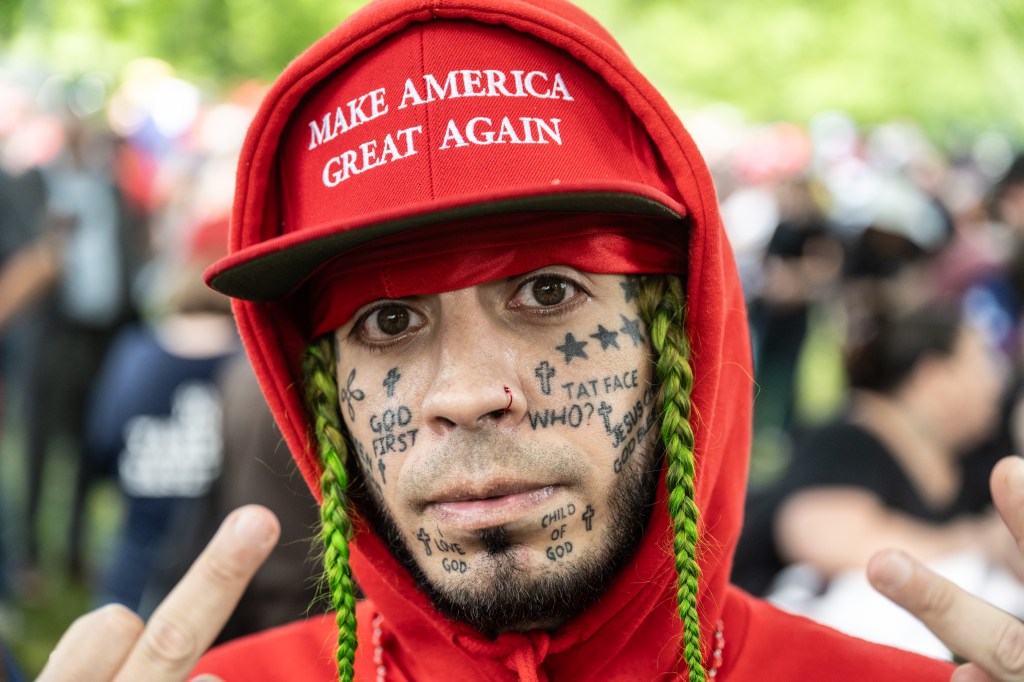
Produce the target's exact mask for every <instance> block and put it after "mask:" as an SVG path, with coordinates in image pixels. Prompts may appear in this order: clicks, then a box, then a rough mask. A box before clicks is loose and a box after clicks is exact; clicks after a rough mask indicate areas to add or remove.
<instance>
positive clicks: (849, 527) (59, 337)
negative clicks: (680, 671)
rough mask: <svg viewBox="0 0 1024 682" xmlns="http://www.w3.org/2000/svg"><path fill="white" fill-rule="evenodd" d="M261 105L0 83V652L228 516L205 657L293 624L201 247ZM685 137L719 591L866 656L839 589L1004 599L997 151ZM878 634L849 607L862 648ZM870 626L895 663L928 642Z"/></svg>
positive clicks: (298, 486)
mask: <svg viewBox="0 0 1024 682" xmlns="http://www.w3.org/2000/svg"><path fill="white" fill-rule="evenodd" d="M261 94H262V88H261V87H260V86H259V85H256V84H251V83H247V84H244V85H242V86H240V87H238V88H236V89H235V90H234V91H232V92H229V93H222V94H219V95H213V94H211V93H209V92H205V91H203V90H201V89H200V88H199V87H198V86H196V85H195V84H193V83H190V82H187V81H186V80H184V79H182V78H180V77H178V76H177V75H175V73H174V71H173V69H172V68H171V67H170V66H169V65H167V64H165V63H163V62H159V61H156V60H140V61H137V62H135V63H133V64H131V65H130V66H129V67H128V68H127V69H126V70H125V72H124V74H123V76H122V77H121V78H119V79H118V81H117V82H116V83H115V82H114V81H113V79H111V78H110V77H108V76H105V75H102V74H86V75H82V76H78V77H75V78H70V77H62V76H52V75H43V76H40V75H36V74H24V73H15V72H13V71H4V70H0V101H2V102H3V106H2V107H0V429H2V430H0V471H2V472H4V473H5V475H7V476H12V475H16V476H18V477H19V480H17V481H12V480H4V481H0V483H2V485H0V495H6V496H8V497H7V499H0V513H2V514H3V515H4V518H3V519H2V521H0V527H2V529H3V533H2V535H0V646H2V641H3V640H5V639H6V640H8V641H10V640H12V639H17V637H18V633H17V617H16V613H17V607H18V604H19V600H22V599H24V598H25V597H26V595H30V594H33V593H35V592H38V591H40V590H45V589H46V586H45V585H44V584H43V583H44V582H45V579H46V578H45V576H46V573H45V571H43V570H42V569H43V566H42V564H43V562H45V561H50V562H53V561H55V560H56V561H60V562H62V565H61V570H62V571H64V572H66V574H67V576H68V578H69V579H70V580H74V581H81V582H82V584H84V585H86V586H87V588H88V590H89V592H90V594H91V595H92V597H91V598H92V600H93V602H94V603H95V604H102V603H107V602H111V601H116V602H120V603H123V604H126V605H128V606H130V607H131V608H133V609H135V610H137V611H139V612H140V613H141V614H142V615H145V614H146V613H147V612H148V610H149V609H152V608H153V606H155V604H156V603H157V602H158V601H159V600H160V598H161V597H162V596H163V595H164V594H166V592H167V591H168V590H169V588H170V586H172V585H173V584H174V582H175V580H176V579H177V577H179V576H180V575H181V574H182V573H183V571H184V570H185V568H187V566H188V565H189V563H190V562H191V560H192V559H193V558H194V557H195V556H196V554H197V553H198V551H199V549H200V548H201V547H202V545H203V544H204V542H205V540H206V539H207V538H208V537H209V536H210V534H211V533H212V530H213V529H214V528H215V527H216V525H217V524H218V523H219V521H220V520H221V519H222V518H223V516H224V515H225V514H226V513H227V511H229V510H230V509H232V508H234V507H235V506H238V505H239V504H243V503H246V502H253V501H259V502H262V503H264V504H267V505H268V506H271V507H272V508H273V509H275V511H277V513H278V515H279V516H281V517H282V521H283V528H284V540H283V542H282V543H281V547H280V549H279V550H278V553H277V555H275V557H276V558H275V559H273V560H271V562H270V563H269V564H268V566H267V567H266V568H265V569H264V570H263V572H261V574H260V576H259V577H258V578H257V580H256V581H255V582H254V585H253V587H252V588H251V590H250V593H249V595H248V596H247V598H246V599H245V600H243V604H242V606H241V608H240V610H239V612H238V613H237V614H236V617H235V619H234V620H233V621H232V622H231V623H229V626H228V628H227V629H226V631H225V634H224V635H223V637H224V638H229V637H232V636H237V635H239V634H244V633H246V632H250V631H253V630H257V629H261V628H264V627H267V626H269V625H272V624H275V623H280V622H284V621H286V620H290V619H294V618H296V617H299V616H301V615H302V614H303V613H305V612H306V610H307V609H308V608H309V607H310V604H311V603H313V602H314V600H315V598H316V581H315V575H316V566H315V562H312V561H309V560H308V559H307V555H308V553H309V551H310V547H311V544H312V543H311V542H310V541H309V540H310V538H311V536H312V535H313V533H314V532H315V531H314V530H313V529H314V526H315V520H316V507H315V504H314V502H313V499H312V497H311V496H310V494H309V493H308V491H306V489H305V487H304V485H303V483H302V480H301V478H300V477H298V476H296V475H295V472H294V470H293V468H292V466H293V465H292V464H291V460H290V458H289V456H288V452H287V448H286V447H285V446H284V444H283V442H282V441H281V438H280V435H279V434H278V433H277V432H276V429H275V427H274V425H273V423H272V420H271V418H270V416H269V412H268V410H267V409H266V407H265V405H264V404H263V402H262V398H261V397H260V395H259V391H258V388H257V387H256V385H255V379H254V376H253V374H252V370H251V369H250V368H249V367H248V364H247V361H246V360H245V359H244V355H243V354H242V353H241V352H240V348H239V344H238V340H237V337H236V335H235V332H234V328H233V324H232V322H231V318H230V309H229V306H228V304H227V302H226V301H225V300H224V299H222V298H221V297H220V296H219V295H217V294H214V293H213V292H211V291H209V290H208V289H207V288H206V287H205V286H204V285H203V284H202V281H201V278H200V273H201V272H202V270H203V268H204V267H205V266H206V265H208V264H209V263H210V262H212V260H214V259H215V258H217V257H218V256H219V255H222V254H223V253H224V252H225V251H226V240H227V216H228V211H229V206H230V200H231V193H232V189H233V178H234V164H235V158H236V155H237V152H238V150H239V148H240V145H241V143H242V136H243V134H244V131H245V127H246V124H247V122H248V120H249V118H250V117H251V116H252V114H253V112H254V109H255V106H256V104H257V103H258V101H259V98H260V96H261ZM683 119H684V121H685V122H686V123H687V124H688V126H689V127H690V129H691V132H692V133H693V134H694V136H695V138H696V140H697V143H698V145H699V146H700V147H701V149H702V151H703V152H704V154H705V155H706V157H707V159H708V161H709V164H710V165H711V167H712V171H713V173H714V174H715V179H716V184H717V187H718V192H719V197H720V200H721V202H722V208H723V216H724V219H725V221H726V228H727V230H728V232H729V234H730V237H731V240H732V243H733V246H734V250H735V253H736V258H737V263H738V265H739V268H740V272H741V276H742V280H743V282H744V286H745V290H746V294H747V303H748V310H749V316H750V324H751V331H752V346H753V347H752V350H753V355H754V359H755V372H756V377H755V379H756V383H757V394H756V397H755V410H754V415H755V423H754V435H755V438H754V452H753V464H752V471H751V479H750V494H749V500H748V516H747V518H748V525H747V527H746V529H745V532H744V537H743V541H742V543H741V545H740V550H739V554H738V556H737V561H736V569H735V579H736V580H737V581H738V582H739V583H740V584H741V585H742V586H744V587H745V588H746V589H748V590H750V591H752V592H755V593H758V594H766V595H770V596H771V597H772V598H773V599H775V600H776V601H777V602H778V603H780V604H782V605H784V606H786V607H787V608H792V609H794V610H799V611H802V612H804V613H808V614H809V615H812V616H814V617H818V618H821V619H822V620H826V621H829V622H832V623H833V624H835V625H837V626H838V627H845V628H847V629H850V630H851V631H856V632H860V633H861V634H864V633H863V632H861V631H860V630H858V628H862V627H863V623H862V622H842V621H841V620H836V619H835V616H836V614H841V613H844V612H849V611H851V610H850V609H847V608H844V607H843V606H842V604H843V602H842V600H843V599H850V598H856V599H859V600H862V601H860V602H858V603H861V604H862V603H866V602H865V601H863V600H866V599H867V597H864V596H863V595H862V594H861V592H860V590H861V587H862V586H861V585H860V584H859V583H856V579H855V578H850V576H852V575H859V574H860V573H862V572H863V571H862V569H863V566H864V564H865V563H866V561H867V557H868V556H870V554H871V552H873V551H874V550H875V549H876V548H879V547H881V546H886V545H893V544H898V545H902V546H905V547H907V548H910V549H913V550H915V551H916V552H917V553H918V554H920V555H923V556H925V557H929V558H933V559H935V560H936V561H949V562H953V563H952V564H951V566H952V568H950V570H952V571H953V572H954V573H956V575H957V577H960V578H964V577H965V576H966V578H967V582H969V583H971V584H972V585H973V586H974V587H976V588H978V589H981V590H984V589H985V588H986V587H988V588H991V589H997V588H998V589H1000V590H1005V593H1000V596H999V597H998V598H999V599H1000V600H1001V601H999V603H1003V604H1007V603H1014V602H1010V601H1008V600H1009V599H1010V597H1006V596H1005V595H1006V594H1009V595H1011V596H1012V598H1019V597H1018V596H1016V595H1015V593H1014V590H1015V589H1016V588H1017V586H1018V584H1019V580H1018V578H1019V576H1021V575H1024V571H1022V568H1021V567H1020V566H1019V565H1017V564H1015V563H1014V562H1013V560H1012V559H1010V558H1009V557H1010V556H1011V554H1012V552H1010V551H1008V550H1009V549H1010V547H1011V546H1010V545H1009V544H1008V543H1009V537H1008V535H1005V533H1004V532H1003V531H1001V530H1000V528H999V524H997V523H996V522H995V518H994V516H993V512H992V511H991V500H990V499H989V497H988V488H987V484H986V476H987V472H988V470H989V469H990V468H991V465H992V464H993V463H994V461H995V460H996V459H997V458H998V457H1000V456H1002V455H1004V454H1007V453H1010V452H1024V449H1022V448H1021V447H1020V445H1021V442H1020V441H1021V439H1022V438H1024V401H1022V400H1021V399H1020V398H1021V396H1022V395H1024V394H1022V392H1021V376H1022V369H1024V336H1022V334H1024V330H1022V323H1024V320H1022V313H1024V156H1021V155H1020V151H1019V147H1017V146H1015V142H1014V141H1013V140H1011V139H1009V138H1007V137H1006V136H1004V135H1001V134H999V133H996V132H989V133H982V134H975V135H970V136H967V135H962V136H960V137H959V138H957V139H945V140H938V141H936V140H934V139H932V138H931V137H929V136H928V135H926V134H925V132H924V131H922V130H921V129H920V128H919V127H917V126H915V125H914V124H913V123H912V122H892V123H888V124H884V125H875V126H870V127H868V126H860V125H858V124H857V123H856V122H855V121H853V120H851V119H850V118H849V117H848V116H846V115H844V114H843V113H842V112H824V113H822V114H820V115H818V116H817V117H815V118H814V119H813V120H811V121H810V122H808V123H807V124H806V125H796V124H791V123H777V124H771V125H753V124H749V123H746V122H744V121H743V120H742V117H741V116H740V115H739V114H738V113H737V112H736V111H734V110H732V109H729V108H726V107H711V108H708V109H706V110H702V111H696V112H684V114H683ZM98 485H116V486H117V489H118V491H119V497H118V499H119V505H120V508H119V510H118V523H119V527H118V529H117V532H116V538H115V539H114V540H113V542H112V545H111V548H110V550H109V551H106V552H103V553H102V555H101V556H91V555H90V553H89V551H88V548H89V547H90V544H89V543H88V542H87V539H88V537H89V533H90V532H91V519H90V505H89V498H90V495H91V494H92V493H93V492H94V491H95V489H96V486H98ZM54 487H58V488H59V489H60V490H62V491H65V494H66V495H67V499H66V500H62V501H61V504H60V507H61V510H62V512H61V513H62V514H65V513H66V518H62V520H61V523H62V524H63V527H62V528H63V529H62V531H61V532H62V533H64V534H65V535H64V538H62V539H61V540H59V541H58V545H59V547H60V548H61V552H60V556H59V557H58V558H56V559H55V558H54V557H53V556H46V555H45V552H44V551H43V549H42V547H43V542H42V539H41V532H42V531H41V525H42V524H41V520H40V519H41V515H42V514H41V513H42V511H43V510H44V508H45V507H46V505H47V504H50V503H51V501H52V499H53V498H52V496H50V495H49V494H48V493H47V490H48V489H52V488H54ZM64 510H66V512H65V511H64ZM956 562H959V563H956ZM972 581H973V582H972ZM865 586H866V583H865ZM993 586H995V587H993ZM1022 603H1024V600H1022ZM881 608H882V607H879V609H880V610H879V611H878V612H877V613H876V612H871V613H869V614H868V615H866V616H864V615H863V613H864V609H859V610H858V609H854V610H853V611H854V612H858V613H861V614H862V620H863V618H868V619H871V622H872V623H873V627H871V628H868V630H870V631H871V632H869V633H868V634H873V635H874V636H875V637H878V636H880V635H879V630H880V628H878V627H877V622H878V621H879V620H881V619H886V618H889V616H887V615H883V611H881ZM12 614H15V616H14V617H12ZM830 619H831V620H830ZM890 629H891V630H892V632H891V633H885V634H886V636H887V637H890V640H891V641H892V643H894V644H896V645H900V646H915V647H918V648H920V649H921V650H925V651H929V649H928V647H929V646H933V645H932V643H930V642H927V641H924V640H923V638H921V637H919V636H918V634H917V633H912V632H909V631H907V630H902V629H899V628H897V627H895V626H894V627H893V628H890ZM55 634H57V633H55ZM919 640H920V643H919ZM0 655H3V650H2V649H0ZM8 661H9V658H8ZM16 675H17V673H16V672H15V671H13V670H11V671H9V672H8V677H9V678H10V679H18V677H17V676H16Z"/></svg>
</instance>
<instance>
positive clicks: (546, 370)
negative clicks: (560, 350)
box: [533, 360, 555, 395]
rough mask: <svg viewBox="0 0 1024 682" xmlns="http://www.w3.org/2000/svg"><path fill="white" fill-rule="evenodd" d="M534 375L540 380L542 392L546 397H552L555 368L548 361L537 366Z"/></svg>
mask: <svg viewBox="0 0 1024 682" xmlns="http://www.w3.org/2000/svg"><path fill="white" fill-rule="evenodd" d="M533 373H534V374H535V375H537V378H538V379H540V391H541V393H543V394H544V395H551V377H553V376H555V368H554V367H552V366H551V365H550V364H549V363H548V361H547V360H545V361H544V362H542V363H540V364H539V365H537V367H536V368H535V369H534V370H533Z"/></svg>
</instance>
